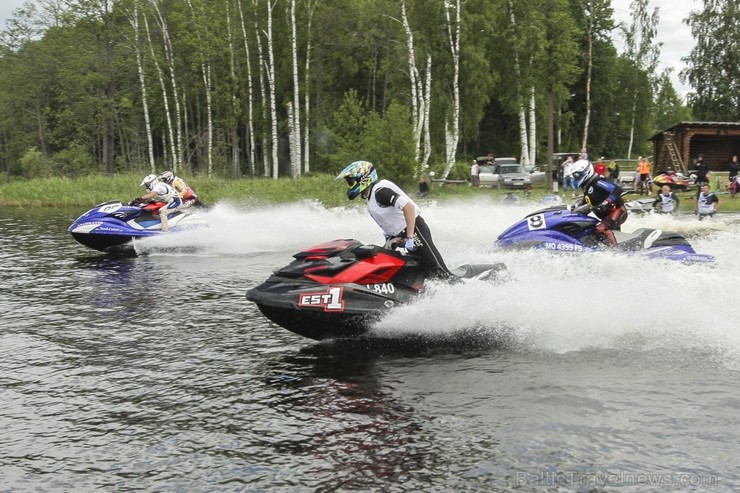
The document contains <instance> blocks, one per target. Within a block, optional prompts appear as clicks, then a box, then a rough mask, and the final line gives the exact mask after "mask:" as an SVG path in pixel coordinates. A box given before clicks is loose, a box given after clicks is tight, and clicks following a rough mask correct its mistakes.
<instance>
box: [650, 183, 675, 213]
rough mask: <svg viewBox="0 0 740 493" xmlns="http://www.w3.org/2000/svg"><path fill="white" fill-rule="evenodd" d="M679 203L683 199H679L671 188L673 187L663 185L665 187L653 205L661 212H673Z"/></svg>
mask: <svg viewBox="0 0 740 493" xmlns="http://www.w3.org/2000/svg"><path fill="white" fill-rule="evenodd" d="M679 203H681V201H680V200H678V197H677V196H676V193H675V192H673V191H672V190H671V187H669V186H668V185H663V188H662V189H661V191H660V192H659V193H658V196H657V197H656V198H655V201H654V202H653V207H654V208H655V211H656V212H659V213H660V214H673V213H674V212H676V211H677V210H678V204H679Z"/></svg>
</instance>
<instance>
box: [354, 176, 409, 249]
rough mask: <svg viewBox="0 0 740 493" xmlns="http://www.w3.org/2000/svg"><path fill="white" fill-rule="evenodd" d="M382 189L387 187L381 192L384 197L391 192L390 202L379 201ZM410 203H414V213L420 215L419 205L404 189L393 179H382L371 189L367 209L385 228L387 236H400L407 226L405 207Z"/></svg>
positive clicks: (379, 224) (382, 227)
mask: <svg viewBox="0 0 740 493" xmlns="http://www.w3.org/2000/svg"><path fill="white" fill-rule="evenodd" d="M382 189H386V191H384V192H381V194H382V195H383V196H384V197H385V196H386V195H385V194H386V193H387V192H390V194H389V195H390V197H389V198H390V204H385V203H380V202H378V199H377V197H376V195H377V193H378V192H379V191H381V190H382ZM382 202H384V201H382ZM408 203H411V204H413V205H414V214H415V215H416V216H418V215H419V212H420V211H419V206H417V205H416V203H414V201H413V200H411V199H410V198H409V196H408V195H406V194H405V193H404V192H403V190H401V189H400V188H399V187H398V186H397V185H396V184H395V183H393V182H392V181H389V180H380V181H379V182H377V183H376V184H375V185H374V186H373V188H372V189H371V190H370V195H369V196H368V198H367V210H368V212H369V213H370V217H372V218H373V219H374V220H375V222H376V223H378V226H380V229H382V230H383V234H384V235H385V236H387V237H392V236H398V235H399V234H400V233H401V231H403V230H404V229H405V228H406V218H405V217H404V215H403V208H404V206H405V205H406V204H408ZM408 234H413V231H410V232H408Z"/></svg>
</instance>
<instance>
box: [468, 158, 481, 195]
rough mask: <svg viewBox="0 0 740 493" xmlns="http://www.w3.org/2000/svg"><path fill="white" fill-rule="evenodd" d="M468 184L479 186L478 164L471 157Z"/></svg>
mask: <svg viewBox="0 0 740 493" xmlns="http://www.w3.org/2000/svg"><path fill="white" fill-rule="evenodd" d="M470 184H471V185H473V186H474V187H476V188H477V187H479V186H480V165H479V164H478V161H476V160H475V159H473V164H472V165H470Z"/></svg>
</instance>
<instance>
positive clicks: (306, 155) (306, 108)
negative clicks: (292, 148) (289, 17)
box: [303, 0, 316, 173]
mask: <svg viewBox="0 0 740 493" xmlns="http://www.w3.org/2000/svg"><path fill="white" fill-rule="evenodd" d="M315 6H316V3H315V2H312V1H311V0H306V9H307V10H308V25H307V27H306V65H305V67H304V73H303V77H304V79H305V81H304V87H305V89H304V93H303V98H304V103H303V117H304V121H303V172H304V173H308V172H309V171H310V170H311V163H310V161H311V158H310V156H311V155H310V144H311V140H310V139H309V129H310V119H309V115H310V111H311V105H310V97H309V94H310V92H311V91H309V82H310V75H309V74H310V73H311V72H310V69H311V22H312V21H313V13H314V8H315Z"/></svg>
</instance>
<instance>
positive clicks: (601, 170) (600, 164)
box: [594, 156, 606, 176]
mask: <svg viewBox="0 0 740 493" xmlns="http://www.w3.org/2000/svg"><path fill="white" fill-rule="evenodd" d="M594 172H596V174H597V175H599V176H606V164H604V156H601V157H600V158H599V160H598V161H596V163H594Z"/></svg>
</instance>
